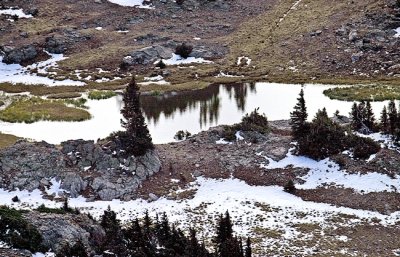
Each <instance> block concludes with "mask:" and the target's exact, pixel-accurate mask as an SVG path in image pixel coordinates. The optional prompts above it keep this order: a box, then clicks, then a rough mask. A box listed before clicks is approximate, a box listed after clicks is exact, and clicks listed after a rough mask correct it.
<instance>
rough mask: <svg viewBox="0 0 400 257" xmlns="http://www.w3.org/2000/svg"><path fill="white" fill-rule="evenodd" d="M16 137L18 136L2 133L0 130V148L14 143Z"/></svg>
mask: <svg viewBox="0 0 400 257" xmlns="http://www.w3.org/2000/svg"><path fill="white" fill-rule="evenodd" d="M18 139H20V138H19V137H17V136H14V135H9V134H3V133H1V132H0V149H3V148H6V147H8V146H11V145H13V144H15V142H17V141H18Z"/></svg>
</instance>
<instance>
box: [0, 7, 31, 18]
mask: <svg viewBox="0 0 400 257" xmlns="http://www.w3.org/2000/svg"><path fill="white" fill-rule="evenodd" d="M2 14H4V15H12V16H17V17H18V18H32V17H33V16H32V15H30V14H25V13H24V11H23V10H22V9H11V8H10V9H5V10H0V15H2Z"/></svg>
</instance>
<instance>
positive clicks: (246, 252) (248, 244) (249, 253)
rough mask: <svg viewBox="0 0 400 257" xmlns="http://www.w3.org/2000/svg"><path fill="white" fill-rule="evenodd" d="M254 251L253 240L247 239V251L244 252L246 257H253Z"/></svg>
mask: <svg viewBox="0 0 400 257" xmlns="http://www.w3.org/2000/svg"><path fill="white" fill-rule="evenodd" d="M251 254H252V250H251V239H250V237H247V240H246V250H245V252H244V257H251Z"/></svg>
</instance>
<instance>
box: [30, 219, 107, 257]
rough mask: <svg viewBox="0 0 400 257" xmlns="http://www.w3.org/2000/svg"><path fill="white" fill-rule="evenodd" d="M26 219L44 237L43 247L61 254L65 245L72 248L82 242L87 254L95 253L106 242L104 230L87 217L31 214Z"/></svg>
mask: <svg viewBox="0 0 400 257" xmlns="http://www.w3.org/2000/svg"><path fill="white" fill-rule="evenodd" d="M24 218H25V219H26V220H27V221H28V222H29V223H31V224H32V225H33V226H34V227H35V228H36V229H37V230H38V231H39V233H40V234H41V235H42V237H43V245H44V246H46V247H47V248H49V249H52V250H53V251H54V252H59V251H60V250H61V249H62V247H63V245H64V244H66V243H68V244H69V245H70V246H71V247H72V246H73V245H74V244H75V243H76V242H77V241H80V242H82V244H83V245H84V246H85V249H86V250H87V252H89V253H91V252H94V249H93V248H97V247H99V244H101V243H102V242H104V239H105V232H104V229H103V228H102V227H101V226H100V225H99V224H98V223H97V222H95V221H94V220H92V219H90V218H89V217H88V216H87V215H84V214H80V215H76V214H54V213H40V212H35V211H32V212H29V213H27V214H25V215H24Z"/></svg>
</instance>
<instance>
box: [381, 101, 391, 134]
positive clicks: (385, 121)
mask: <svg viewBox="0 0 400 257" xmlns="http://www.w3.org/2000/svg"><path fill="white" fill-rule="evenodd" d="M380 127H381V130H382V132H384V133H387V132H388V131H389V118H388V113H387V110H386V105H385V106H383V110H382V113H381V124H380Z"/></svg>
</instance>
